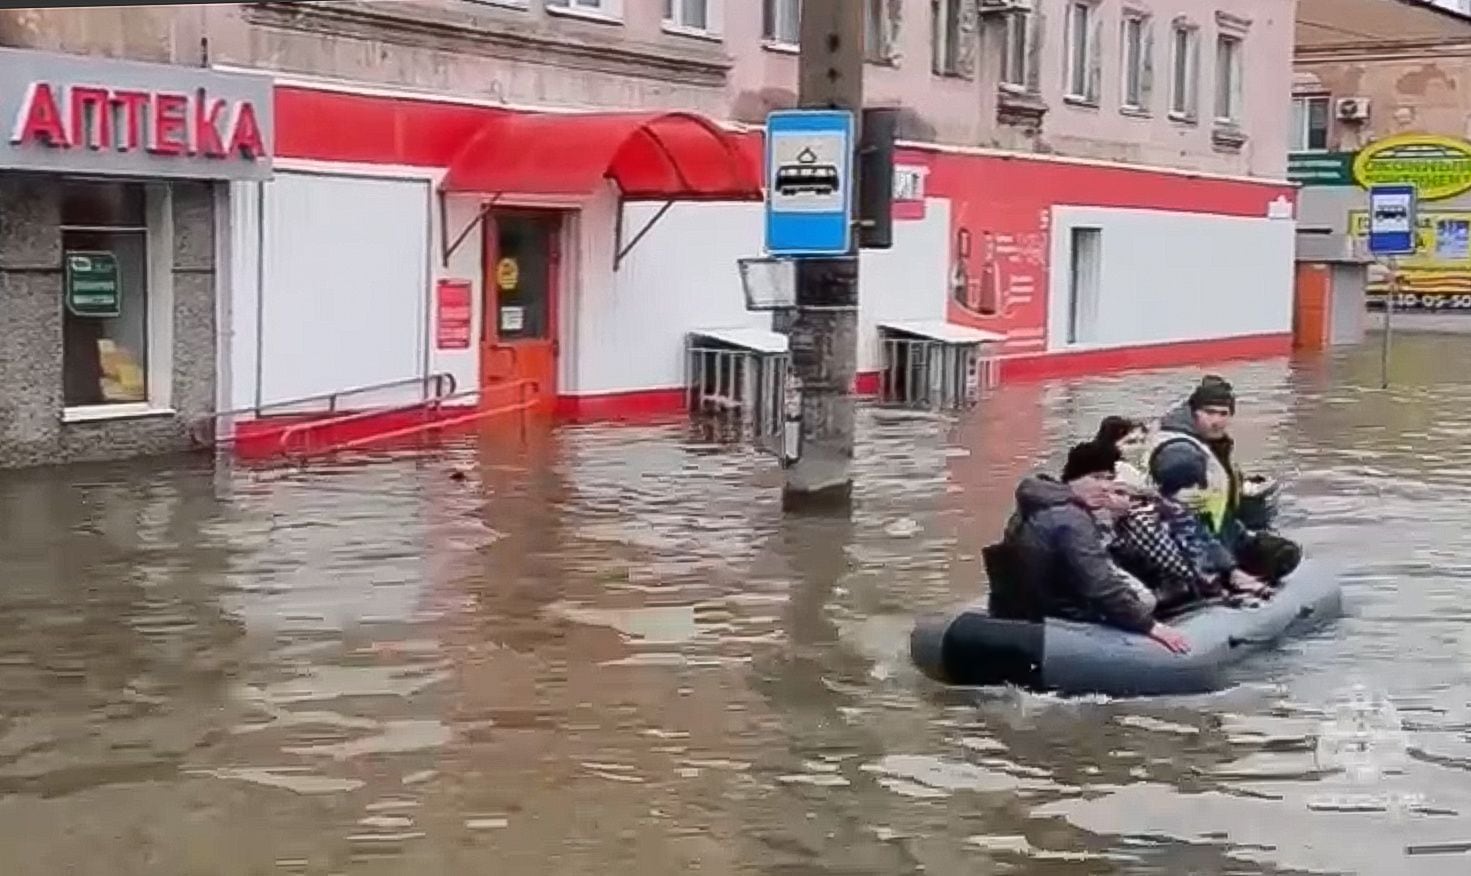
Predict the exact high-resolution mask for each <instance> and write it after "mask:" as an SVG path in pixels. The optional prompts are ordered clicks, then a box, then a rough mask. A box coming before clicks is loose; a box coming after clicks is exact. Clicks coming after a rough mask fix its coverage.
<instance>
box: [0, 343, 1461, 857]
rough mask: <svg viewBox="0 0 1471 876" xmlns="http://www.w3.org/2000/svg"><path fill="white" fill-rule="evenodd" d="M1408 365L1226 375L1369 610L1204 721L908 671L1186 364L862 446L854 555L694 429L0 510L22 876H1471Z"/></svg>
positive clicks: (828, 525)
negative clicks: (918, 646)
mask: <svg viewBox="0 0 1471 876" xmlns="http://www.w3.org/2000/svg"><path fill="white" fill-rule="evenodd" d="M1378 362H1379V359H1378V350H1377V348H1375V347H1374V346H1372V345H1369V346H1366V347H1365V348H1363V349H1361V350H1358V351H1355V352H1352V353H1349V354H1345V355H1343V356H1340V357H1339V358H1337V359H1334V360H1332V361H1327V362H1317V361H1314V362H1299V363H1295V364H1294V363H1288V362H1285V361H1276V362H1267V363H1256V364H1246V365H1231V366H1225V367H1223V368H1221V369H1220V370H1221V371H1222V373H1224V374H1226V375H1227V376H1228V377H1229V378H1230V379H1231V380H1233V381H1234V382H1235V384H1236V387H1237V391H1238V393H1239V395H1240V396H1241V398H1242V407H1241V413H1240V415H1239V416H1238V418H1237V419H1238V422H1237V425H1236V427H1235V431H1236V436H1237V441H1238V445H1239V447H1240V451H1239V453H1240V456H1241V458H1242V459H1243V460H1246V461H1256V462H1260V464H1261V467H1263V468H1265V469H1266V470H1268V471H1271V472H1275V473H1278V474H1281V475H1283V476H1285V477H1288V478H1289V479H1290V481H1291V482H1290V484H1289V494H1288V496H1287V497H1286V498H1285V499H1284V504H1283V526H1284V528H1285V529H1287V530H1289V531H1290V532H1291V533H1292V534H1294V535H1295V536H1296V537H1298V538H1300V539H1301V540H1302V541H1303V543H1304V545H1305V547H1306V550H1307V551H1308V553H1309V554H1310V555H1313V556H1320V557H1327V558H1330V559H1331V560H1332V561H1333V562H1334V563H1335V564H1337V565H1339V566H1340V567H1341V568H1342V569H1343V575H1344V579H1345V581H1346V601H1347V603H1348V606H1349V612H1350V616H1349V617H1347V618H1345V619H1343V620H1342V621H1340V622H1338V623H1337V624H1335V625H1333V626H1331V627H1328V628H1326V629H1323V630H1321V631H1320V632H1318V633H1315V634H1314V635H1313V636H1311V637H1309V638H1306V639H1302V640H1297V641H1294V642H1292V643H1290V644H1289V645H1287V646H1286V647H1284V648H1283V649H1281V650H1279V651H1276V652H1273V653H1270V654H1267V655H1263V656H1262V657H1260V658H1258V659H1256V660H1254V661H1251V662H1249V663H1248V664H1246V666H1245V667H1243V668H1242V670H1241V671H1240V672H1239V675H1240V676H1241V678H1240V682H1241V683H1240V684H1239V685H1238V686H1236V687H1234V688H1232V689H1230V690H1228V691H1225V692H1222V693H1220V694H1217V695H1212V696H1208V697H1198V698H1191V699H1188V700H1178V699H1177V700H1155V701H1108V700H1104V699H1097V700H1083V701H1064V700H1060V699H1058V698H1055V697H1047V696H1033V695H1023V694H1019V693H1014V692H1002V691H996V692H987V693H976V692H970V691H956V690H949V691H947V690H942V689H940V688H938V687H937V686H936V685H934V684H932V683H930V682H928V681H926V680H924V679H923V678H921V677H920V676H919V675H918V673H917V672H916V671H915V670H913V669H912V668H911V667H910V665H909V662H908V656H907V650H906V649H907V644H908V643H907V635H908V631H909V626H910V622H911V620H912V618H913V616H914V615H915V613H917V612H920V611H927V610H933V609H938V608H943V607H947V606H951V605H955V604H957V603H959V602H962V601H965V600H969V599H973V598H976V597H977V596H978V595H979V594H980V586H979V582H980V580H981V568H980V560H979V554H980V549H981V547H982V546H984V545H985V544H987V543H988V542H989V541H990V540H992V539H993V538H994V537H995V536H996V535H997V533H998V532H999V531H1000V528H1001V526H1002V523H1003V521H1004V519H1005V517H1006V515H1007V514H1008V513H1009V511H1010V496H1011V491H1012V489H1013V487H1014V485H1015V482H1016V479H1017V478H1018V477H1019V476H1020V475H1021V474H1023V473H1024V472H1025V471H1027V470H1028V469H1029V468H1031V467H1032V466H1034V465H1036V464H1039V463H1043V462H1046V463H1048V464H1050V465H1051V466H1052V467H1054V468H1055V467H1056V466H1057V465H1058V461H1059V460H1060V458H1061V455H1062V453H1063V451H1064V450H1065V449H1066V446H1065V442H1068V441H1075V440H1081V439H1082V438H1084V437H1088V436H1089V435H1090V434H1091V431H1092V429H1093V427H1094V426H1095V425H1096V423H1097V421H1098V419H1099V418H1101V417H1102V416H1103V415H1105V414H1109V413H1122V414H1130V415H1140V416H1148V415H1155V414H1157V413H1159V412H1161V411H1162V410H1163V409H1164V408H1165V406H1167V405H1168V404H1171V403H1173V402H1174V401H1176V400H1177V399H1178V398H1180V397H1182V396H1183V395H1184V394H1185V393H1187V392H1188V391H1189V389H1190V387H1191V386H1192V385H1193V384H1194V382H1195V380H1196V378H1197V377H1198V374H1199V372H1198V371H1194V370H1182V371H1167V372H1151V373H1148V374H1142V375H1125V376H1121V377H1113V378H1100V379H1092V380H1085V381H1071V382H1066V383H1061V382H1059V383H1049V384H1036V385H1016V386H1008V387H1006V388H1004V389H1003V390H1001V391H999V392H998V394H996V395H995V396H993V397H992V398H989V399H987V400H986V402H985V403H984V405H983V406H982V407H981V408H980V409H978V410H977V411H975V412H973V413H971V414H970V415H968V416H967V417H965V418H964V419H963V420H961V421H958V422H954V421H951V420H949V419H944V418H937V417H932V416H922V415H916V414H911V413H902V412H892V411H872V410H870V411H866V412H865V413H864V415H863V416H862V418H861V424H862V432H861V433H860V451H859V452H860V459H859V462H858V472H857V478H858V480H857V496H858V507H857V510H856V512H855V514H854V516H853V519H852V521H851V522H843V523H835V522H822V521H800V520H799V521H792V520H785V521H784V520H783V518H782V515H781V512H780V495H779V493H780V489H779V486H780V482H781V476H780V471H779V470H778V469H777V467H776V464H775V461H774V460H772V459H771V458H769V457H762V456H757V455H755V454H753V453H747V452H744V451H739V450H732V449H728V448H718V447H712V446H709V445H700V444H695V443H691V442H690V441H688V440H687V429H686V428H684V427H683V426H681V425H675V426H668V427H597V428H585V429H568V430H562V431H559V432H557V433H555V434H552V435H550V436H541V437H534V438H532V439H531V440H530V442H529V446H528V445H521V444H519V443H518V442H516V441H510V440H505V441H499V440H497V441H491V440H484V441H481V442H480V443H478V444H473V445H472V444H468V443H467V444H464V445H460V446H456V447H452V448H449V449H447V450H445V451H443V452H440V453H436V454H434V455H432V456H419V457H399V458H395V459H391V460H386V461H378V462H374V463H373V464H371V465H362V464H340V465H333V466H325V465H324V466H314V467H311V468H309V469H307V470H305V471H283V470H275V471H270V470H260V469H249V468H238V469H234V470H224V471H220V472H216V471H214V470H213V469H212V468H210V467H209V465H208V464H207V463H205V462H203V461H200V462H194V463H189V462H186V463H182V464H181V463H179V462H177V461H173V462H170V463H167V464H160V463H151V464H142V465H133V466H122V467H101V468H81V469H73V470H68V471H56V472H25V473H15V474H10V475H5V476H3V477H0V570H3V582H4V583H3V587H0V624H3V625H0V704H3V707H0V849H3V851H4V857H5V859H6V860H8V861H9V862H10V863H9V864H8V865H6V867H5V871H6V873H7V876H42V874H45V876H51V874H60V873H69V874H79V876H91V874H97V876H102V874H106V876H125V874H126V876H131V874H149V876H160V874H196V873H198V874H205V873H208V874H217V876H245V874H252V876H253V874H352V876H368V874H374V876H376V874H405V873H413V874H421V876H431V874H446V876H449V874H456V876H458V874H468V873H497V874H500V873H505V874H518V876H519V874H528V876H529V874H568V876H575V874H597V876H651V874H665V873H685V872H698V873H710V874H747V873H749V874H773V876H775V874H780V876H797V874H844V876H856V874H874V876H878V874H896V873H920V872H924V873H931V874H951V873H955V874H960V873H1003V872H1013V873H1025V874H1042V876H1054V874H1085V873H1086V874H1094V873H1098V874H1105V873H1109V874H1112V873H1117V874H1134V873H1158V874H1170V876H1176V874H1187V873H1201V874H1226V873H1239V874H1261V873H1267V874H1306V873H1314V874H1320V873H1355V874H1391V873H1393V874H1399V873H1413V874H1417V876H1418V874H1438V873H1447V874H1450V873H1456V874H1462V873H1465V872H1466V871H1467V869H1468V866H1471V853H1466V852H1462V851H1458V850H1457V848H1456V847H1455V846H1454V845H1453V844H1455V843H1462V844H1471V660H1468V658H1471V598H1468V595H1471V594H1468V588H1471V529H1468V528H1467V526H1466V525H1465V522H1464V521H1465V509H1466V508H1467V507H1468V501H1471V481H1468V479H1467V475H1468V472H1471V441H1468V438H1471V378H1466V377H1464V376H1462V375H1467V374H1471V344H1467V343H1466V342H1465V341H1464V340H1463V339H1458V338H1456V337H1453V336H1443V337H1428V336H1426V337H1419V338H1414V337H1402V338H1399V339H1397V350H1396V362H1395V369H1394V380H1395V384H1394V386H1393V387H1392V388H1391V389H1390V390H1389V391H1381V390H1379V389H1378V386H1379V372H1378ZM1354 684H1362V685H1363V686H1364V689H1365V690H1366V691H1368V692H1370V693H1371V694H1373V693H1377V694H1381V695H1384V696H1387V697H1388V698H1389V699H1390V700H1391V701H1392V703H1393V705H1394V708H1395V711H1396V713H1397V714H1396V715H1395V716H1393V721H1392V723H1393V724H1394V726H1393V727H1390V728H1389V730H1390V731H1391V733H1390V735H1393V733H1392V731H1393V730H1395V729H1396V728H1397V729H1398V730H1399V731H1400V732H1402V734H1403V736H1402V737H1401V738H1402V740H1403V742H1404V743H1405V744H1406V745H1407V750H1406V751H1405V757H1404V758H1403V759H1402V760H1403V762H1402V763H1401V764H1400V769H1398V770H1395V771H1392V772H1389V773H1386V774H1385V775H1382V776H1379V777H1378V778H1376V779H1375V780H1374V781H1372V782H1370V783H1367V784H1363V783H1361V784H1360V785H1353V784H1351V783H1350V782H1349V780H1348V779H1347V778H1345V777H1344V776H1343V775H1342V774H1340V773H1338V772H1336V771H1334V770H1332V769H1329V768H1325V765H1324V763H1323V758H1322V757H1320V756H1319V752H1318V747H1319V737H1320V736H1321V735H1322V732H1323V729H1324V725H1325V722H1327V723H1328V724H1332V721H1333V720H1334V719H1335V718H1334V712H1335V709H1336V707H1338V706H1339V704H1340V703H1342V702H1343V701H1344V698H1345V697H1346V696H1347V695H1348V693H1349V690H1350V688H1351V687H1352V686H1353V685H1354ZM1368 800H1372V801H1375V802H1373V803H1372V804H1370V803H1366V802H1365V801H1368ZM1366 810H1367V811H1366ZM1375 810H1377V811H1375ZM1446 844H1452V845H1449V846H1447V845H1446Z"/></svg>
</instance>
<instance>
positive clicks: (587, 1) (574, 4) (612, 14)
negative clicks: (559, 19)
mask: <svg viewBox="0 0 1471 876" xmlns="http://www.w3.org/2000/svg"><path fill="white" fill-rule="evenodd" d="M622 4H623V0H547V10H548V11H550V12H572V13H581V14H585V15H591V16H593V17H595V18H619V17H620V16H622V14H623V9H622Z"/></svg>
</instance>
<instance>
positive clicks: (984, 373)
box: [879, 335, 998, 410]
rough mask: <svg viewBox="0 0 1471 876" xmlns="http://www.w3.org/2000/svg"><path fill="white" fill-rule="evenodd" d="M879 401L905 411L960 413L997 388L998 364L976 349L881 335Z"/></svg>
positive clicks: (979, 346)
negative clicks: (881, 358) (985, 392)
mask: <svg viewBox="0 0 1471 876" xmlns="http://www.w3.org/2000/svg"><path fill="white" fill-rule="evenodd" d="M880 342H881V344H882V347H883V370H882V371H881V372H880V374H879V401H880V402H881V403H883V404H889V405H901V406H904V407H914V408H928V409H932V410H933V409H942V410H943V409H948V410H960V409H964V408H968V407H970V406H972V405H974V404H976V403H977V402H978V401H979V400H980V396H981V392H982V391H983V390H987V389H991V388H993V387H995V385H996V378H997V374H998V367H997V366H998V363H997V362H996V360H995V359H993V358H991V357H989V356H982V355H981V345H979V344H955V343H945V342H943V341H936V340H931V339H926V338H904V337H894V336H892V335H884V336H882V338H881V341H880Z"/></svg>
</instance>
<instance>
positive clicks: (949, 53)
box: [930, 0, 968, 76]
mask: <svg viewBox="0 0 1471 876" xmlns="http://www.w3.org/2000/svg"><path fill="white" fill-rule="evenodd" d="M966 2H968V0H934V7H935V10H934V12H935V14H934V17H933V18H932V19H931V21H932V22H933V32H932V33H931V37H930V38H931V41H932V42H933V48H932V51H933V52H934V61H935V63H934V70H935V73H937V74H938V75H941V76H956V75H959V74H960V72H961V40H962V39H964V38H965V34H964V32H963V31H962V29H961V26H960V16H961V10H960V7H961V6H962V5H963V4H964V3H966Z"/></svg>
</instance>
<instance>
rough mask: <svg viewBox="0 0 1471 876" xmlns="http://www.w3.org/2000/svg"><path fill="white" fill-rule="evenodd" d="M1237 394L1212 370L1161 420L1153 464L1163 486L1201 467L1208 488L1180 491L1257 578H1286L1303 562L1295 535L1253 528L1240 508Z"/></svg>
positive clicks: (1150, 466) (1152, 472)
mask: <svg viewBox="0 0 1471 876" xmlns="http://www.w3.org/2000/svg"><path fill="white" fill-rule="evenodd" d="M1235 415H1236V393H1235V390H1234V388H1233V387H1232V386H1231V384H1230V383H1229V382H1227V381H1226V380H1225V379H1224V378H1222V377H1219V376H1217V375H1214V374H1208V375H1206V376H1205V377H1204V378H1202V379H1201V381H1200V384H1199V385H1198V386H1197V387H1196V388H1195V390H1194V391H1193V392H1192V393H1191V394H1190V397H1189V398H1188V399H1186V401H1185V403H1184V404H1182V405H1180V406H1178V407H1176V408H1174V409H1172V410H1171V411H1170V412H1169V413H1167V414H1165V415H1164V417H1162V418H1161V419H1160V423H1159V429H1158V430H1157V431H1156V432H1155V434H1154V435H1153V436H1152V438H1151V439H1150V445H1149V455H1148V469H1149V476H1150V479H1151V480H1153V482H1154V483H1155V484H1156V485H1157V486H1158V485H1162V484H1165V483H1172V484H1179V483H1182V482H1184V483H1192V482H1194V480H1195V478H1196V475H1197V474H1198V472H1199V470H1200V468H1201V466H1204V468H1205V487H1204V488H1203V489H1198V488H1197V489H1190V490H1188V491H1184V492H1182V491H1181V490H1177V491H1176V495H1177V496H1184V497H1185V498H1188V499H1191V500H1192V504H1193V505H1194V510H1196V511H1197V513H1198V514H1199V515H1200V517H1201V520H1202V521H1203V522H1204V523H1205V525H1206V528H1207V530H1208V531H1209V532H1210V534H1211V535H1212V536H1214V537H1215V538H1216V539H1217V540H1218V541H1219V542H1220V543H1221V544H1222V545H1224V546H1225V548H1226V549H1227V550H1228V551H1230V552H1231V554H1232V555H1233V556H1234V557H1235V565H1236V567H1237V568H1239V569H1240V570H1241V571H1242V572H1243V573H1245V574H1246V575H1249V576H1251V577H1252V578H1254V579H1259V580H1265V581H1270V582H1274V583H1276V582H1280V581H1281V580H1282V579H1283V578H1285V577H1287V575H1289V574H1291V573H1292V570H1293V569H1295V568H1297V565H1298V563H1300V562H1301V561H1302V548H1300V547H1299V546H1298V545H1297V544H1296V543H1295V542H1293V541H1292V540H1291V539H1287V538H1283V537H1282V536H1280V535H1277V534H1275V533H1272V532H1268V531H1264V530H1256V531H1253V530H1249V529H1247V527H1246V526H1245V525H1244V524H1243V523H1242V521H1241V520H1240V517H1239V511H1240V508H1241V502H1242V489H1243V483H1244V481H1245V479H1244V477H1243V475H1242V473H1241V470H1240V468H1238V467H1237V465H1236V462H1235V460H1234V458H1233V451H1234V450H1235V441H1234V440H1233V439H1232V438H1231V434H1230V429H1231V421H1232V419H1233V418H1234V417H1235Z"/></svg>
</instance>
